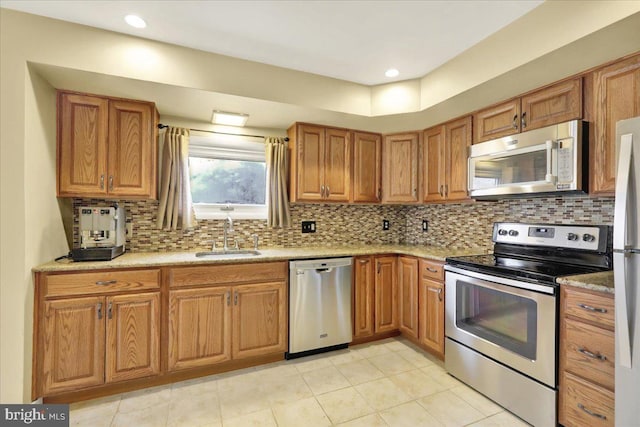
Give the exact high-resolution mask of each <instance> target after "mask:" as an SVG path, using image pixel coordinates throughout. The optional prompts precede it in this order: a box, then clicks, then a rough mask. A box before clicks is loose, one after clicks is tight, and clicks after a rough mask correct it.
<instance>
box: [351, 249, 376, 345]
mask: <svg viewBox="0 0 640 427" xmlns="http://www.w3.org/2000/svg"><path fill="white" fill-rule="evenodd" d="M373 276H374V261H373V257H371V256H364V257H356V258H354V260H353V288H354V290H353V318H354V321H353V337H354V338H360V337H367V336H370V335H373V317H374V316H373V313H374V307H373V305H374V301H373V294H374V291H373V286H374V278H373Z"/></svg>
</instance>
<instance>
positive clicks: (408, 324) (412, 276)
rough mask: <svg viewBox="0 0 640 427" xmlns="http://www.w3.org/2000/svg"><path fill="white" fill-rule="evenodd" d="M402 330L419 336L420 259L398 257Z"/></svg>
mask: <svg viewBox="0 0 640 427" xmlns="http://www.w3.org/2000/svg"><path fill="white" fill-rule="evenodd" d="M398 306H399V307H398V308H399V318H400V325H399V326H400V332H402V333H403V334H405V335H407V336H409V337H411V338H414V339H417V338H418V259H417V258H413V257H406V256H401V257H398Z"/></svg>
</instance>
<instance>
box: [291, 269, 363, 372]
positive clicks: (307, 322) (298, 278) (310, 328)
mask: <svg viewBox="0 0 640 427" xmlns="http://www.w3.org/2000/svg"><path fill="white" fill-rule="evenodd" d="M352 265H353V258H330V259H316V260H308V261H291V262H289V352H288V353H287V358H288V359H292V358H295V357H301V356H306V355H309V354H313V353H321V352H323V351H329V350H334V349H338V348H344V347H346V346H347V345H348V343H350V342H351V340H352V334H351V269H352Z"/></svg>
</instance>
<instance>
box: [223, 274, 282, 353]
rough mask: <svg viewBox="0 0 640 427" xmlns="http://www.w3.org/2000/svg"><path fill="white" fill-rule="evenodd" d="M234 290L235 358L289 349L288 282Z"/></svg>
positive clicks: (233, 344) (233, 343) (233, 336)
mask: <svg viewBox="0 0 640 427" xmlns="http://www.w3.org/2000/svg"><path fill="white" fill-rule="evenodd" d="M232 291H233V311H232V313H233V316H232V317H233V320H232V324H233V333H232V335H231V342H232V357H233V358H234V359H239V358H243V357H251V356H260V355H263V354H272V353H278V352H284V351H286V349H287V296H286V283H285V282H273V283H260V284H252V285H239V286H235V287H233V288H232Z"/></svg>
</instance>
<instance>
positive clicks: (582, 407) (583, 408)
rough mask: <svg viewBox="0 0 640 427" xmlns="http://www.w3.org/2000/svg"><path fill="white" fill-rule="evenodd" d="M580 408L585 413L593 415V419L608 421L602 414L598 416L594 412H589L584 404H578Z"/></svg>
mask: <svg viewBox="0 0 640 427" xmlns="http://www.w3.org/2000/svg"><path fill="white" fill-rule="evenodd" d="M578 408H580V409H582V410H583V411H584V412H586V413H587V414H589V415H591V416H592V417H596V418H600V419H601V420H606V419H607V417H606V416H604V415H602V414H598V413H596V412H592V411H590V410H588V409H587V408H585V407H584V405H583V404H582V403H578Z"/></svg>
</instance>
